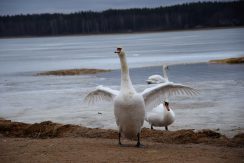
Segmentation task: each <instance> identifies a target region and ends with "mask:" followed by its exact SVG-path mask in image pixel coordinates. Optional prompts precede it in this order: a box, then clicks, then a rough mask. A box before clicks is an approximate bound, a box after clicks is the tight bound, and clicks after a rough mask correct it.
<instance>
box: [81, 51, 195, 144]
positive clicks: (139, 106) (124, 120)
mask: <svg viewBox="0 0 244 163" xmlns="http://www.w3.org/2000/svg"><path fill="white" fill-rule="evenodd" d="M116 53H117V54H118V56H119V58H120V64H121V87H120V91H117V90H113V89H110V88H108V87H103V86H98V87H97V88H96V89H95V90H94V91H92V92H90V93H89V94H88V95H87V96H86V98H85V100H86V101H88V102H89V103H90V102H96V101H98V100H107V101H113V102H114V115H115V119H116V124H117V125H118V129H119V144H121V141H120V137H121V135H123V136H125V137H126V138H133V137H136V136H137V146H140V145H141V144H140V132H141V127H142V125H143V122H144V118H145V109H146V108H147V109H150V108H153V107H155V106H157V105H158V104H160V98H162V97H163V96H164V95H165V94H168V93H175V94H186V95H194V94H196V93H197V91H196V90H194V89H192V88H189V87H187V86H183V85H179V84H173V83H170V82H169V83H167V84H159V85H157V86H154V87H151V88H147V89H145V90H144V91H143V92H142V93H137V92H136V91H135V89H134V87H133V85H132V82H131V80H130V75H129V68H128V65H127V62H126V55H125V53H124V52H123V51H122V48H117V51H116Z"/></svg>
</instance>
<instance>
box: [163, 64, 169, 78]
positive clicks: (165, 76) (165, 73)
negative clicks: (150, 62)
mask: <svg viewBox="0 0 244 163" xmlns="http://www.w3.org/2000/svg"><path fill="white" fill-rule="evenodd" d="M163 75H164V79H166V80H167V81H169V78H168V75H167V72H166V67H165V66H163Z"/></svg>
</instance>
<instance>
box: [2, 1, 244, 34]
mask: <svg viewBox="0 0 244 163" xmlns="http://www.w3.org/2000/svg"><path fill="white" fill-rule="evenodd" d="M243 25H244V1H232V2H197V3H188V4H182V5H174V6H169V7H158V8H141V9H137V8H135V9H116V10H115V9H110V10H106V11H102V12H93V11H81V12H77V13H71V14H31V15H15V16H0V37H9V36H47V35H70V34H100V33H121V32H142V31H163V30H179V29H195V28H205V27H230V26H243Z"/></svg>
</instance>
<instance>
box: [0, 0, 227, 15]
mask: <svg viewBox="0 0 244 163" xmlns="http://www.w3.org/2000/svg"><path fill="white" fill-rule="evenodd" d="M198 1H216V0H0V15H17V14H33V13H71V12H77V11H87V10H92V11H103V10H106V9H125V8H142V7H148V8H152V7H159V6H170V5H174V4H181V3H188V2H198ZM218 1H230V0H218Z"/></svg>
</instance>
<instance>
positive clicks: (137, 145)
mask: <svg viewBox="0 0 244 163" xmlns="http://www.w3.org/2000/svg"><path fill="white" fill-rule="evenodd" d="M140 137H141V134H140V133H138V134H137V144H136V147H144V145H143V144H141V142H140Z"/></svg>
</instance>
